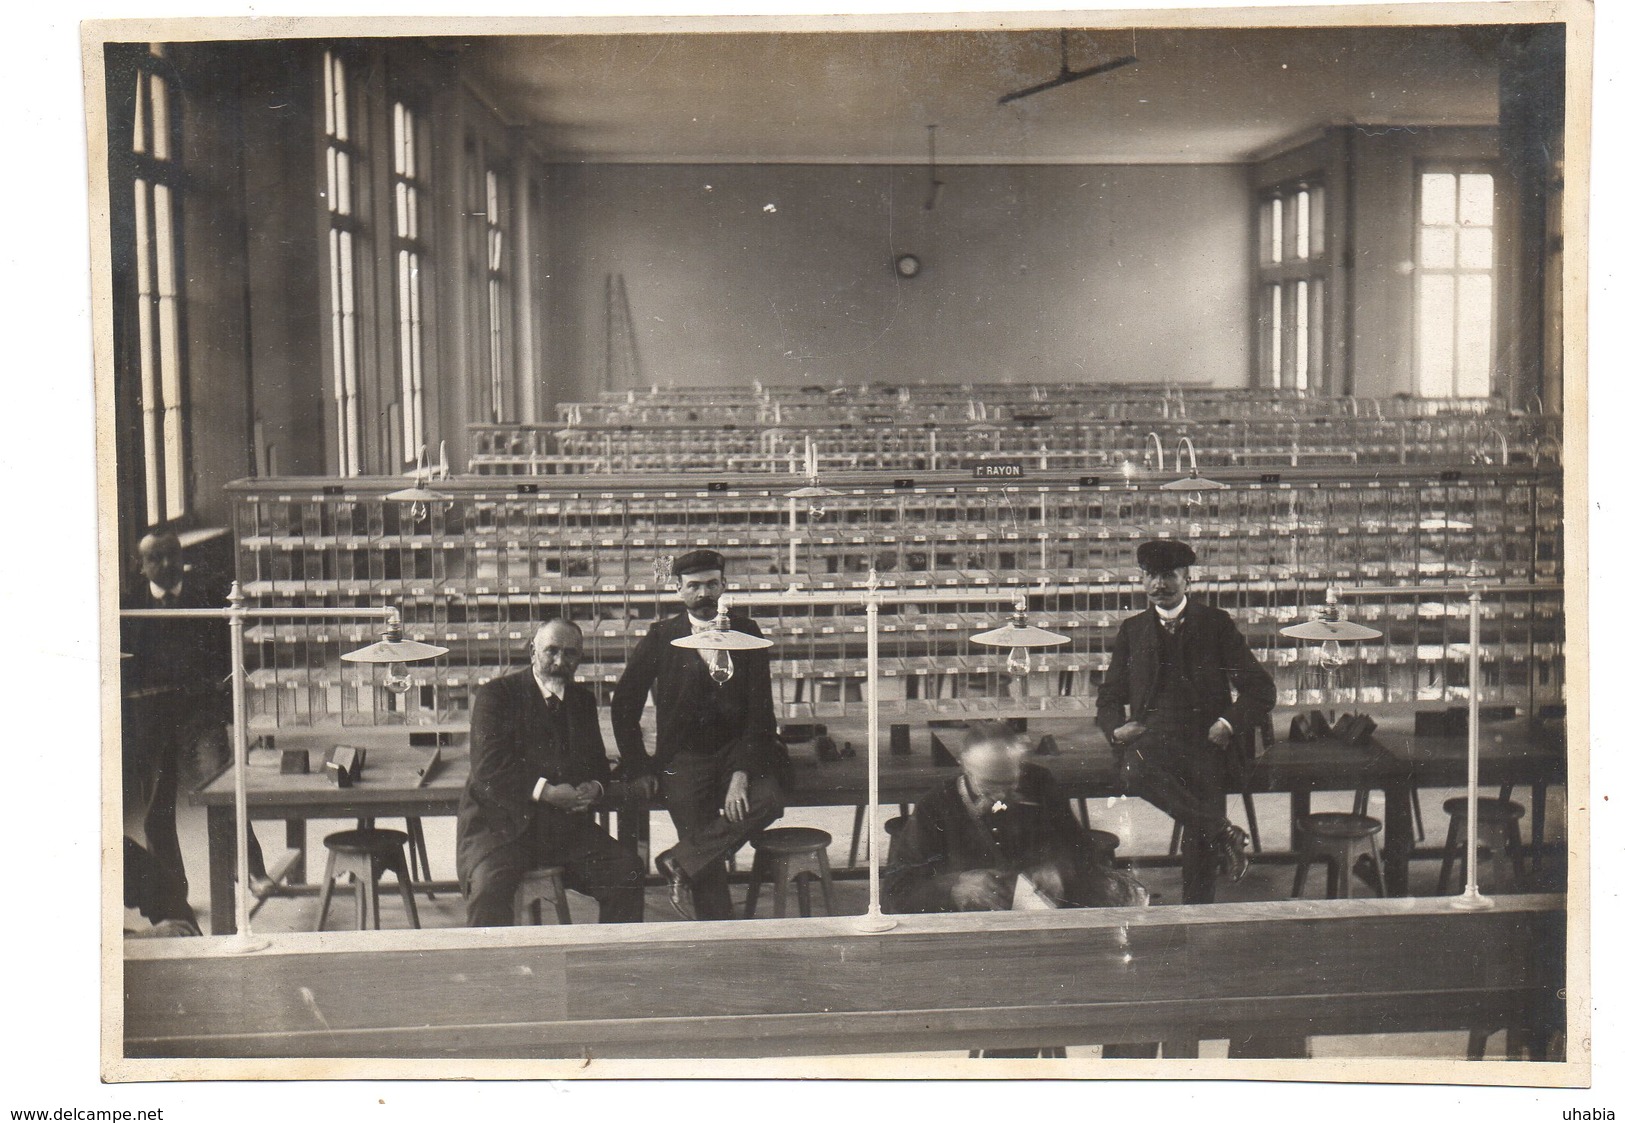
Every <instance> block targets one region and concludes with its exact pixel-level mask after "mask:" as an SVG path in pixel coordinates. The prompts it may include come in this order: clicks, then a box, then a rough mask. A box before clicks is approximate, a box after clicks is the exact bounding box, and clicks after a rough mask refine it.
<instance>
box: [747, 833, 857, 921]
mask: <svg viewBox="0 0 1625 1123" xmlns="http://www.w3.org/2000/svg"><path fill="white" fill-rule="evenodd" d="M833 841H835V840H834V839H833V838H831V837H830V834H829V832H828V831H821V830H819V829H818V828H816V827H774V828H773V829H772V830H765V831H763V832H762V833H761V834H759V835H757V836H756V837H755V838H753V839H751V840H750V844H751V846H752V847H754V848H755V850H756V857H755V860H754V861H752V862H751V867H750V887H749V888H748V889H746V891H745V916H746V917H752V916H755V915H756V901H757V898H758V896H759V895H760V894H761V891H762V882H764V881H767V880H771V881H772V882H773V915H774V916H783V915H784V910H785V905H786V903H787V899H788V897H789V894H790V886H791V885H792V884H794V885H795V889H796V896H797V898H798V899H799V903H800V905H801V915H802V916H811V915H812V884H811V883H812V882H814V881H816V882H818V883H819V884H820V885H822V887H823V890H824V911H825V912H827V913H828V914H829V915H831V916H834V915H835V879H834V875H832V874H831V873H830V869H829V846H830V843H832V842H833Z"/></svg>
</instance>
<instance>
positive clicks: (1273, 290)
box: [1268, 285, 1281, 390]
mask: <svg viewBox="0 0 1625 1123" xmlns="http://www.w3.org/2000/svg"><path fill="white" fill-rule="evenodd" d="M1269 316H1270V334H1269V348H1270V353H1269V366H1268V370H1269V374H1270V386H1271V387H1272V388H1273V389H1276V390H1279V389H1280V388H1281V286H1280V285H1271V286H1270V311H1269Z"/></svg>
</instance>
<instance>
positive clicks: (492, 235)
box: [485, 168, 509, 421]
mask: <svg viewBox="0 0 1625 1123" xmlns="http://www.w3.org/2000/svg"><path fill="white" fill-rule="evenodd" d="M506 188H507V185H506V183H505V182H504V179H503V176H502V174H501V173H500V172H498V171H496V169H494V168H489V169H487V170H486V172H485V287H486V307H487V317H488V318H487V320H486V332H487V336H488V338H487V346H488V348H489V352H490V364H491V367H490V369H491V420H492V421H506V420H507V419H508V418H507V413H508V408H507V407H508V403H507V401H506V394H505V393H504V383H505V382H506V377H505V375H506V373H507V368H508V361H507V349H508V346H509V340H508V325H507V316H506V309H507V300H508V264H507V260H506V255H505V253H504V249H505V246H504V238H505V232H504V226H505V224H506V222H507V218H508V216H507V208H506V206H505V204H504V196H505V194H506Z"/></svg>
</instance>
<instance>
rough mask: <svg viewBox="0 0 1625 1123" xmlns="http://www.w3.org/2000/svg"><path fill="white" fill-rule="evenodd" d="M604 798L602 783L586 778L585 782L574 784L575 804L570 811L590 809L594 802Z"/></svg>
mask: <svg viewBox="0 0 1625 1123" xmlns="http://www.w3.org/2000/svg"><path fill="white" fill-rule="evenodd" d="M603 798H604V785H602V784H600V783H599V782H598V781H597V780H588V781H587V782H586V783H585V784H578V785H577V786H576V802H575V806H574V807H572V808H570V810H571V811H590V810H591V809H592V807H593V805H594V804H596V803H597V802H598V801H599V800H601V799H603Z"/></svg>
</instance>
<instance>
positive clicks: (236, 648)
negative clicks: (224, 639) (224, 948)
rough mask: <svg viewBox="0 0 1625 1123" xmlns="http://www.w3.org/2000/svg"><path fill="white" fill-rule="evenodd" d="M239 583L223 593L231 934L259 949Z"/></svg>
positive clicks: (243, 946) (241, 947) (240, 947)
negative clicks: (233, 862)
mask: <svg viewBox="0 0 1625 1123" xmlns="http://www.w3.org/2000/svg"><path fill="white" fill-rule="evenodd" d="M245 599H246V598H244V596H243V590H242V586H241V585H239V584H238V583H237V582H236V581H233V582H232V583H231V592H230V593H229V594H227V596H226V604H227V608H226V622H227V625H228V627H229V628H230V631H231V756H232V761H231V779H232V803H233V806H234V808H235V809H236V812H237V838H236V846H237V934H236V935H235V936H234V937H232V947H233V950H235V951H259V950H260V949H261V948H265V947H268V946H269V941H267V940H264V939H257V938H256V937H255V936H254V934H253V931H252V929H251V928H250V926H249V920H248V908H249V905H248V901H249V897H250V895H251V894H250V889H249V884H248V695H247V690H246V687H245V683H246V680H247V672H246V671H245V669H244V666H243V615H244V609H243V601H244V600H245Z"/></svg>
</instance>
